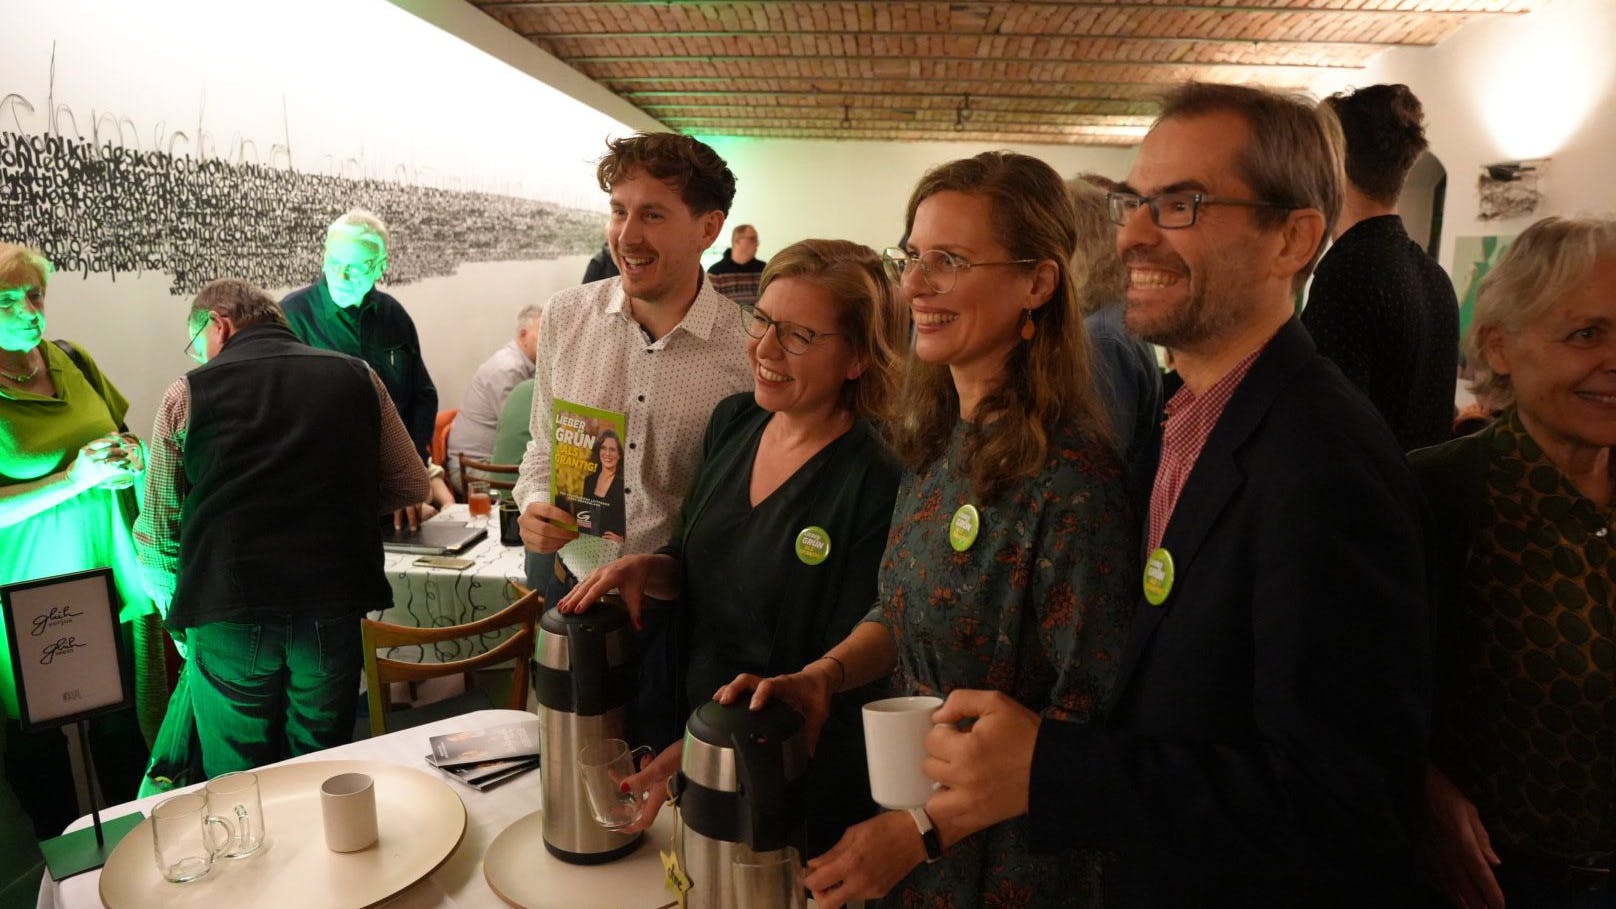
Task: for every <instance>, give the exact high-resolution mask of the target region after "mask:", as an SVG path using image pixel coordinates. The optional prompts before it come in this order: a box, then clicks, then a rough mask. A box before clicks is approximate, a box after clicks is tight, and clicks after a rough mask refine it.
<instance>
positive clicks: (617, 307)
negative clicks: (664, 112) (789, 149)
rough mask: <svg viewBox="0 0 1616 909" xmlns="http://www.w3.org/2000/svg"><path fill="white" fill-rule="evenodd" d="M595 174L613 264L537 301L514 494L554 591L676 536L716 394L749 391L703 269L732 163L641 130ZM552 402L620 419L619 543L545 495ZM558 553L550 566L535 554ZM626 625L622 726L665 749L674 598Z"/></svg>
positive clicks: (673, 691)
mask: <svg viewBox="0 0 1616 909" xmlns="http://www.w3.org/2000/svg"><path fill="white" fill-rule="evenodd" d="M596 177H597V178H598V181H599V183H600V188H601V191H602V192H605V193H608V194H609V196H610V204H611V219H610V227H609V228H608V231H607V236H608V239H609V241H610V243H611V247H612V256H613V258H614V259H616V260H617V262H618V264H619V265H620V266H621V267H622V269H623V273H622V274H621V275H620V276H618V277H616V278H607V279H605V280H604V281H596V282H595V283H593V284H585V285H583V286H582V287H574V288H570V289H568V290H563V291H561V292H560V293H558V294H556V295H555V296H554V297H551V298H550V302H549V303H548V304H547V305H546V306H545V308H544V330H543V331H542V332H541V333H540V335H539V350H538V359H537V363H536V364H535V369H534V374H533V415H532V419H531V421H530V423H531V425H532V427H533V433H534V437H533V441H532V442H530V443H529V444H528V447H527V452H526V454H525V455H524V457H523V458H522V469H521V472H520V474H519V477H518V479H517V483H516V489H515V490H514V492H515V499H516V501H517V503H518V504H519V505H520V506H521V508H522V515H521V518H520V519H519V525H520V527H521V530H522V542H523V543H524V544H525V545H526V546H527V548H528V551H529V553H530V554H534V558H530V559H529V562H528V580H529V583H530V584H532V585H533V586H535V587H539V586H542V587H544V588H545V601H546V602H549V603H556V602H559V601H560V599H561V598H562V597H563V596H565V595H566V593H567V591H568V590H570V589H572V586H573V585H574V584H575V583H576V582H577V578H580V577H587V576H588V575H589V573H590V572H592V571H594V570H595V569H596V568H599V567H600V566H602V565H604V564H606V563H607V562H610V561H612V560H613V559H615V558H617V557H618V556H620V555H635V554H638V553H647V552H653V551H655V550H656V548H657V547H659V546H661V545H663V544H665V543H667V542H668V540H669V539H670V538H671V537H672V536H673V533H674V526H675V521H676V520H677V518H678V514H679V506H680V504H681V503H683V502H684V498H685V494H686V493H688V492H689V491H690V483H691V480H692V479H694V477H695V473H696V467H697V466H698V465H699V464H700V461H701V442H702V431H703V428H704V427H705V426H706V425H707V421H708V420H709V419H711V417H712V414H713V408H714V407H716V406H717V405H718V402H720V401H722V400H723V399H724V398H726V397H729V396H730V395H732V394H735V393H737V392H740V391H745V390H746V389H748V388H750V387H752V376H751V369H750V368H749V367H748V366H747V362H746V337H747V335H746V329H745V326H744V325H743V324H742V319H741V311H740V309H739V308H738V307H737V306H735V305H734V304H733V303H731V302H730V301H729V300H726V299H725V298H724V297H721V296H719V295H718V293H717V291H715V290H713V288H712V286H711V284H709V283H708V282H707V281H705V280H704V279H705V277H706V274H705V273H704V272H703V271H702V270H701V253H702V250H705V249H706V248H707V247H709V246H711V245H712V244H713V241H714V240H716V239H717V238H718V234H719V232H720V231H721V230H723V228H724V217H725V215H726V213H727V212H728V211H729V207H730V204H731V203H732V202H733V201H734V199H735V175H734V174H733V173H731V172H730V169H729V166H728V165H727V164H725V163H724V159H723V158H720V157H719V156H718V154H717V153H716V152H714V151H713V150H712V149H711V148H710V147H708V146H707V145H705V144H703V143H701V142H699V141H697V140H695V139H692V138H690V137H688V136H680V135H675V134H673V133H649V134H640V135H635V136H631V137H628V138H624V139H617V140H613V141H612V142H609V143H607V152H606V154H605V155H604V156H602V157H601V159H600V163H599V165H598V167H597V169H596ZM557 399H560V400H563V401H567V402H570V403H572V404H576V405H582V406H585V407H592V408H596V409H598V410H605V411H609V412H613V413H621V414H624V415H625V420H626V432H625V434H624V436H623V438H622V440H621V441H622V442H623V460H622V464H621V470H622V476H623V499H624V506H625V509H626V512H627V520H626V530H627V532H626V533H625V534H624V539H623V541H622V542H621V543H617V542H613V541H610V540H606V539H602V538H600V537H595V536H579V534H578V532H577V530H576V529H575V525H573V523H572V518H571V515H569V514H568V513H567V512H565V511H563V510H562V509H561V508H559V507H557V505H556V504H555V503H554V502H551V501H550V458H551V444H550V440H551V438H552V437H553V436H554V434H555V427H554V425H553V423H554V416H553V415H554V412H555V411H554V408H555V401H556V400H557ZM546 553H559V557H558V558H556V559H555V560H554V564H553V566H552V570H551V571H550V573H549V576H548V577H544V576H539V575H537V574H536V572H537V571H538V570H542V556H543V555H544V554H546ZM643 626H644V627H643V628H641V629H640V631H639V632H638V634H637V635H636V642H635V654H634V656H635V658H636V660H637V662H638V663H639V666H640V690H639V693H638V697H637V698H636V701H635V704H634V705H633V707H632V709H631V710H630V725H629V734H630V737H631V738H633V739H634V740H635V743H636V744H645V745H650V746H653V747H656V748H661V747H663V746H665V745H667V744H668V743H670V742H672V741H673V740H674V739H676V738H678V737H679V736H680V735H682V734H683V731H684V730H683V725H682V724H683V721H684V715H683V713H682V712H681V711H680V710H679V706H678V702H679V700H680V698H679V692H681V691H682V690H683V689H682V687H681V686H680V684H679V675H678V674H679V672H680V670H681V669H682V667H683V665H684V664H683V660H682V657H681V655H680V652H679V649H678V647H677V646H676V642H675V641H674V640H673V631H674V626H673V623H672V610H669V609H660V608H652V609H647V610H646V612H645V614H644V616H643Z"/></svg>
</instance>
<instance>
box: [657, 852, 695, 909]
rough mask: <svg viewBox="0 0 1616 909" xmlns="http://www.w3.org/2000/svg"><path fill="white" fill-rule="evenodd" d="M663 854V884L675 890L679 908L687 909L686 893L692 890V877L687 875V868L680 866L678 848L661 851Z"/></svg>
mask: <svg viewBox="0 0 1616 909" xmlns="http://www.w3.org/2000/svg"><path fill="white" fill-rule="evenodd" d="M658 855H661V856H662V871H663V878H662V883H663V886H665V887H667V888H668V889H669V890H670V891H672V892H673V894H674V897H675V898H676V899H678V900H679V909H685V900H686V899H687V897H686V896H685V894H687V893H689V892H690V878H688V877H686V876H685V870H684V869H683V868H681V867H680V866H679V853H678V851H677V850H669V851H666V852H659V853H658Z"/></svg>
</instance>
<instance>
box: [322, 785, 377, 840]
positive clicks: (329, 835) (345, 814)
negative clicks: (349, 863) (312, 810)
mask: <svg viewBox="0 0 1616 909" xmlns="http://www.w3.org/2000/svg"><path fill="white" fill-rule="evenodd" d="M320 813H321V815H322V817H323V818H324V819H325V844H326V846H327V847H328V848H330V850H331V851H332V852H358V851H359V850H361V849H365V848H368V847H370V846H371V845H373V844H374V843H375V842H376V783H375V781H374V780H372V779H371V778H370V775H369V774H367V773H339V774H337V775H336V776H334V777H332V778H330V779H328V780H326V781H325V782H324V783H322V784H320Z"/></svg>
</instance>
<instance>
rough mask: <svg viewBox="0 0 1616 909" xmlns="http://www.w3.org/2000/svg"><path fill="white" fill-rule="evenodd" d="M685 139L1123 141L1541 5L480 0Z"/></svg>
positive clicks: (1421, 0) (1238, 0)
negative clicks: (1197, 108)
mask: <svg viewBox="0 0 1616 909" xmlns="http://www.w3.org/2000/svg"><path fill="white" fill-rule="evenodd" d="M472 2H473V3H474V4H475V5H476V6H477V7H479V8H480V9H482V10H483V12H485V13H487V14H488V15H490V16H492V17H493V18H494V19H496V20H497V21H499V22H500V23H502V24H503V25H505V26H506V27H507V28H509V29H511V30H512V31H514V32H516V33H517V34H519V35H521V36H522V37H524V38H526V39H527V40H529V41H531V42H533V44H535V45H537V46H538V47H540V48H542V49H543V50H545V51H548V52H549V53H551V54H553V55H555V56H556V57H559V58H560V59H561V60H563V61H565V62H567V63H568V64H570V65H571V66H572V67H574V68H575V69H577V70H578V71H579V72H581V73H583V74H584V75H586V76H588V77H590V78H591V79H594V80H595V81H596V82H599V83H601V84H602V85H604V86H606V87H607V88H608V89H610V90H611V91H613V92H615V93H617V94H618V95H619V96H621V97H623V98H624V99H626V100H628V101H629V102H630V103H632V104H634V105H635V106H636V107H639V108H640V109H641V110H644V111H645V112H646V113H647V114H650V115H651V116H653V117H655V118H656V119H658V120H660V121H662V122H663V123H666V124H668V125H669V126H671V127H673V128H675V129H678V130H680V131H683V132H686V133H694V134H700V135H709V136H711V135H721V136H767V137H790V138H812V139H880V140H893V139H933V140H938V139H940V140H970V141H985V142H1017V143H1058V144H1081V145H1131V144H1134V143H1136V142H1137V141H1138V140H1139V138H1140V137H1141V136H1142V135H1143V134H1144V131H1145V128H1146V127H1147V126H1148V124H1149V122H1150V118H1151V116H1152V114H1153V113H1154V111H1155V109H1156V104H1155V101H1154V98H1156V97H1157V96H1158V95H1159V94H1160V93H1161V91H1162V90H1163V88H1165V87H1166V86H1168V85H1171V84H1173V83H1176V82H1182V81H1184V80H1187V79H1201V80H1205V81H1218V82H1243V83H1254V84H1261V85H1265V86H1269V87H1272V88H1279V89H1292V90H1301V91H1307V90H1310V89H1312V88H1313V87H1314V86H1315V85H1316V84H1318V83H1319V82H1321V81H1324V80H1326V79H1327V78H1333V79H1336V80H1337V81H1339V74H1341V73H1346V74H1347V77H1348V81H1350V78H1351V73H1352V72H1353V71H1355V70H1358V69H1360V68H1362V67H1363V66H1364V65H1365V64H1366V63H1367V62H1368V61H1370V60H1371V59H1372V58H1374V57H1375V56H1376V55H1377V54H1380V53H1382V52H1384V51H1386V50H1389V49H1391V48H1394V47H1399V46H1415V47H1419V46H1430V45H1434V44H1436V43H1438V42H1440V41H1442V40H1443V39H1444V38H1446V37H1447V36H1449V35H1451V34H1452V33H1453V32H1454V31H1455V30H1457V29H1458V28H1459V27H1460V26H1463V25H1465V24H1466V23H1469V22H1473V21H1476V20H1479V19H1485V18H1497V17H1511V16H1518V15H1520V14H1522V13H1525V12H1529V11H1530V10H1531V9H1533V8H1536V7H1540V6H1542V5H1544V3H1546V2H1547V0H1176V2H1168V0H1161V2H1153V0H1097V2H1096V0H1091V2H1061V0H1021V2H989V0H981V2H969V0H965V2H920V0H892V2H881V0H871V2H823V0H747V2H718V0H694V2H689V0H685V2H667V0H472Z"/></svg>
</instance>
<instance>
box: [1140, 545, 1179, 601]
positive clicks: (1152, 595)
mask: <svg viewBox="0 0 1616 909" xmlns="http://www.w3.org/2000/svg"><path fill="white" fill-rule="evenodd" d="M1144 587H1145V602H1147V603H1149V604H1150V605H1152V606H1160V605H1161V604H1163V603H1165V602H1167V595H1168V594H1169V593H1172V592H1173V554H1172V553H1170V552H1168V551H1167V550H1165V549H1157V550H1156V551H1155V552H1153V553H1151V554H1150V558H1148V559H1146V560H1145V583H1144Z"/></svg>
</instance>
